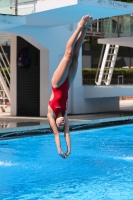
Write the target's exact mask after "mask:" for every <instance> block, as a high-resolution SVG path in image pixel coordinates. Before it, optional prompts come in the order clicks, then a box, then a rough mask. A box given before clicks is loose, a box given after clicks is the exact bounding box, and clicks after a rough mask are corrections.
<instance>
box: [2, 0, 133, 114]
mask: <svg viewBox="0 0 133 200" xmlns="http://www.w3.org/2000/svg"><path fill="white" fill-rule="evenodd" d="M11 2H12V6H10V8H11V9H9V7H8V10H7V9H6V8H5V6H4V5H3V7H2V6H1V8H0V10H1V13H10V14H13V12H14V4H13V1H10V2H9V3H11ZM20 2H23V1H20ZM27 2H28V1H27ZM1 3H2V2H1ZM1 3H0V4H1ZM29 13H32V14H29ZM88 13H89V14H91V15H92V16H93V19H101V18H108V17H111V16H119V15H125V14H132V13H133V4H127V3H122V2H116V1H110V0H100V1H98V0H64V1H63V0H38V1H33V2H30V3H21V4H19V5H18V16H12V15H8V14H6V15H3V14H1V15H0V31H1V32H2V33H3V32H4V33H8V34H10V36H11V85H10V92H9V94H10V99H11V115H14V116H16V115H18V116H22V115H23V116H24V115H25V116H30V115H32V116H46V114H47V104H48V100H49V97H50V94H51V77H52V74H53V72H54V70H55V69H56V67H57V66H58V63H59V62H60V60H61V58H62V56H63V54H64V50H65V45H66V42H67V40H68V38H69V37H70V35H71V34H72V32H73V31H74V29H75V27H76V25H77V22H78V21H79V20H80V18H81V17H82V16H83V15H86V14H88ZM24 14H26V15H24ZM20 15H23V16H20ZM107 37H108V36H107ZM113 37H114V36H112V38H103V39H99V40H98V42H99V43H102V44H113V45H119V46H130V47H133V40H132V37H131V36H130V37H126V38H125V35H123V36H122V37H120V38H113ZM25 45H27V46H28V47H29V53H30V56H31V66H30V67H29V68H28V69H19V68H18V67H17V62H16V60H17V55H18V53H19V51H20V50H21V48H22V47H23V46H25ZM105 54H106V53H105ZM105 56H106V55H105ZM103 65H104V63H103ZM129 95H133V86H116V85H115V86H110V85H108V86H106V85H104V86H103V85H102V86H101V85H100V84H99V85H95V86H84V85H82V53H80V56H79V67H78V71H77V75H76V78H75V80H74V83H73V85H72V87H71V88H70V91H69V103H68V114H81V113H96V112H106V111H117V110H119V96H129Z"/></svg>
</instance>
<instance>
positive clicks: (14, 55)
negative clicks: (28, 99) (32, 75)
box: [10, 35, 17, 116]
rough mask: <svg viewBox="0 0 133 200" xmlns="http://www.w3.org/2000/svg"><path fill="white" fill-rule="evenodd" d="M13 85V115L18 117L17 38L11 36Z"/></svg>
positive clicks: (11, 90) (11, 85) (11, 86)
mask: <svg viewBox="0 0 133 200" xmlns="http://www.w3.org/2000/svg"><path fill="white" fill-rule="evenodd" d="M10 52H11V80H10V81H11V83H10V95H11V115H14V116H16V115H17V76H16V75H17V70H16V60H17V37H16V36H14V35H11V50H10Z"/></svg>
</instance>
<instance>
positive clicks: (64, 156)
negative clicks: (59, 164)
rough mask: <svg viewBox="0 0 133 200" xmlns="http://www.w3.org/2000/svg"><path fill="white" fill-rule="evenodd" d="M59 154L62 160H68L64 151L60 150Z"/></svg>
mask: <svg viewBox="0 0 133 200" xmlns="http://www.w3.org/2000/svg"><path fill="white" fill-rule="evenodd" d="M58 153H59V156H61V157H62V158H66V154H65V153H64V152H63V151H62V150H60V151H59V152H58Z"/></svg>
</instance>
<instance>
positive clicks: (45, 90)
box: [40, 50, 49, 116]
mask: <svg viewBox="0 0 133 200" xmlns="http://www.w3.org/2000/svg"><path fill="white" fill-rule="evenodd" d="M48 101H49V51H48V50H40V116H46V115H47V105H48Z"/></svg>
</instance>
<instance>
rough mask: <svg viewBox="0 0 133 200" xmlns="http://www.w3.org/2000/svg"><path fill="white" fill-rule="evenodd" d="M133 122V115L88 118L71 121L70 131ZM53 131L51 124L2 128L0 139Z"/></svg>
mask: <svg viewBox="0 0 133 200" xmlns="http://www.w3.org/2000/svg"><path fill="white" fill-rule="evenodd" d="M130 123H133V116H125V117H115V118H106V119H97V120H86V121H82V122H79V121H78V122H70V131H74V130H79V129H80V130H81V129H85V128H88V129H89V128H96V127H104V126H112V125H120V124H130ZM48 133H52V132H51V131H50V129H49V125H36V126H25V127H16V128H9V129H8V128H7V129H1V130H0V140H3V139H7V138H9V137H10V138H11V137H14V136H15V137H16V136H20V135H21V136H27V135H37V134H38V135H39V134H48Z"/></svg>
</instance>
